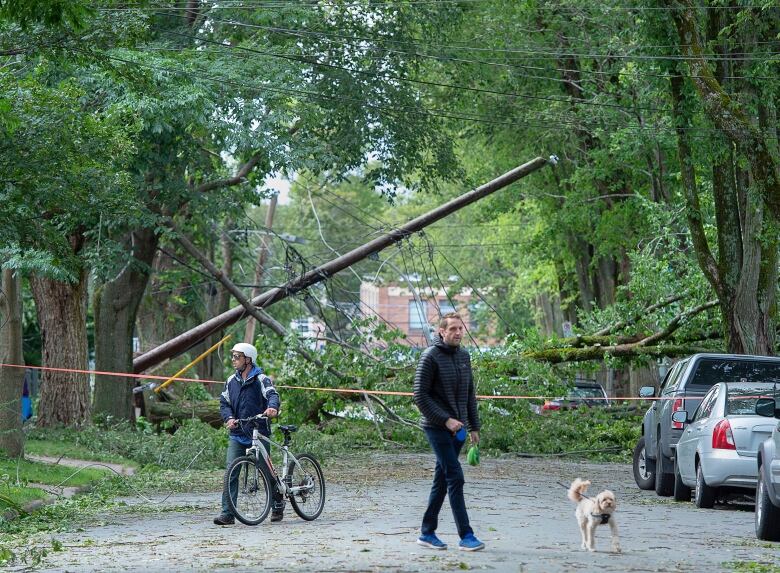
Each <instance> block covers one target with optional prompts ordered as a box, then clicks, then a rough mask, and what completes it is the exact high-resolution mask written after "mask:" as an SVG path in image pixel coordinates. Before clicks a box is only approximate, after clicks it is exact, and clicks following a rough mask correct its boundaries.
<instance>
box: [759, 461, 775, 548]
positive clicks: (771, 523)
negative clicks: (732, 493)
mask: <svg viewBox="0 0 780 573" xmlns="http://www.w3.org/2000/svg"><path fill="white" fill-rule="evenodd" d="M756 537H758V538H759V539H763V540H764V541H780V508H778V507H777V506H775V504H773V503H772V501H771V500H770V499H769V490H768V489H767V487H766V484H765V483H764V480H763V478H762V477H761V468H759V469H758V481H757V482H756Z"/></svg>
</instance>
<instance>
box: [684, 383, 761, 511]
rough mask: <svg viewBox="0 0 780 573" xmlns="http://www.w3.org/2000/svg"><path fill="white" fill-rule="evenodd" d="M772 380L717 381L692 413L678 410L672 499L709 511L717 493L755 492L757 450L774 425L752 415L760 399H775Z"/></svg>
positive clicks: (754, 414)
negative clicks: (680, 425) (679, 429)
mask: <svg viewBox="0 0 780 573" xmlns="http://www.w3.org/2000/svg"><path fill="white" fill-rule="evenodd" d="M773 387H774V384H773V383H771V382H768V383H761V382H730V383H727V382H720V383H718V384H715V385H714V386H713V387H712V388H711V389H710V390H709V391H708V392H707V394H705V395H704V398H703V399H702V401H701V404H700V405H699V407H698V409H697V410H696V413H695V414H694V415H693V416H692V417H689V415H688V412H686V411H685V410H678V411H677V412H675V413H674V414H673V415H672V420H674V421H676V422H684V423H685V424H686V426H685V429H684V430H683V433H682V435H681V436H680V440H679V441H678V442H677V451H676V455H675V464H674V477H675V479H674V482H675V483H674V499H675V500H677V501H689V500H690V499H691V489H693V491H694V502H695V503H696V507H712V506H713V505H714V504H715V498H716V495H717V493H718V491H719V490H722V491H724V492H725V491H739V490H746V491H747V492H752V491H754V490H755V488H756V476H757V473H758V471H757V469H758V468H757V464H756V452H757V451H758V448H759V446H760V445H761V443H762V442H763V441H764V440H765V439H766V438H768V437H769V436H770V435H771V434H772V429H773V428H774V426H775V425H776V424H773V423H772V422H771V421H769V420H767V419H766V418H765V417H762V416H759V415H757V414H756V403H757V402H758V399H759V398H766V397H770V396H772V395H773Z"/></svg>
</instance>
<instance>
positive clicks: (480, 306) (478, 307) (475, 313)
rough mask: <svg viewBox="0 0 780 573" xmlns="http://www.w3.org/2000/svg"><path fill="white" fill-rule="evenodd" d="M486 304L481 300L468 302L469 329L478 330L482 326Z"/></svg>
mask: <svg viewBox="0 0 780 573" xmlns="http://www.w3.org/2000/svg"><path fill="white" fill-rule="evenodd" d="M486 306H487V305H485V303H484V302H482V301H481V300H480V301H477V302H472V303H470V304H469V329H470V330H479V328H480V327H481V326H482V318H483V317H484V315H485V308H486Z"/></svg>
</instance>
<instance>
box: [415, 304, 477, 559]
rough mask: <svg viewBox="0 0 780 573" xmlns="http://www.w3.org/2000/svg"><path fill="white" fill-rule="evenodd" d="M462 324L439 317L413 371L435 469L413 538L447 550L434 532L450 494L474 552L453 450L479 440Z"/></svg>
mask: <svg viewBox="0 0 780 573" xmlns="http://www.w3.org/2000/svg"><path fill="white" fill-rule="evenodd" d="M464 332H465V326H464V325H463V320H462V319H461V317H460V315H459V314H457V313H455V312H450V313H447V314H445V315H444V316H443V317H442V318H441V321H440V322H439V331H438V336H437V340H436V343H435V344H434V345H433V346H431V347H429V348H427V349H426V350H425V351H424V352H423V353H422V355H421V356H420V362H419V363H418V364H417V372H416V373H415V376H414V402H415V404H416V405H417V407H418V408H419V410H420V413H421V414H422V419H421V423H422V426H423V430H424V431H425V435H426V437H427V438H428V442H429V443H430V444H431V448H433V452H434V453H435V454H436V469H435V470H434V473H433V485H432V486H431V493H430V496H429V498H428V508H427V509H426V510H425V515H424V516H423V520H422V528H421V533H422V535H420V537H419V538H418V539H417V543H418V544H420V545H422V546H423V547H428V548H431V549H447V544H446V543H444V542H443V541H442V540H441V539H439V538H438V537H437V536H436V528H437V527H438V525H439V511H441V506H442V504H443V503H444V498H445V497H446V496H447V495H449V499H450V508H451V509H452V515H453V517H454V518H455V525H456V526H457V528H458V535H459V536H460V543H459V544H458V548H459V549H461V550H463V551H479V550H480V549H484V548H485V544H484V543H482V542H481V541H480V540H479V539H477V538H476V537H475V536H474V530H473V529H471V526H470V525H469V516H468V513H467V512H466V502H465V500H464V498H463V484H464V482H465V480H464V478H463V468H461V465H460V462H459V461H458V454H460V450H461V448H462V447H463V444H464V443H465V441H466V429H467V428H468V430H469V432H470V437H471V443H472V444H474V445H476V444H478V443H479V413H478V412H477V397H476V392H475V390H474V379H473V377H472V372H471V358H470V356H469V353H468V352H467V351H466V350H465V349H463V348H462V347H461V346H460V343H461V340H462V339H463V334H464Z"/></svg>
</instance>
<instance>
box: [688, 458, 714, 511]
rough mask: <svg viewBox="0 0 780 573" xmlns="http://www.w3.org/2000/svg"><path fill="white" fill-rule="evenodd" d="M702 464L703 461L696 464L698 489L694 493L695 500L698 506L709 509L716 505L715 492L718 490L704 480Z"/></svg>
mask: <svg viewBox="0 0 780 573" xmlns="http://www.w3.org/2000/svg"><path fill="white" fill-rule="evenodd" d="M701 466H702V464H701V462H699V463H698V465H697V466H696V491H695V492H694V495H693V502H694V503H695V504H696V507H701V508H705V509H709V508H711V507H712V506H713V505H715V493H716V491H717V490H716V489H715V488H714V487H711V486H708V485H707V482H705V481H704V471H703V470H702V469H701Z"/></svg>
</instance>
